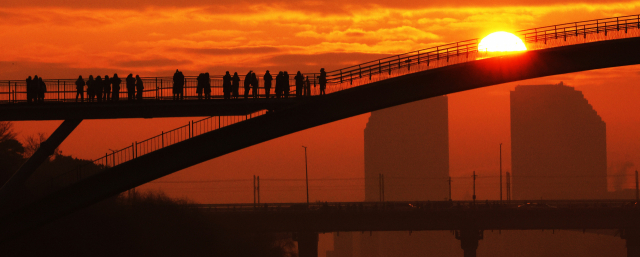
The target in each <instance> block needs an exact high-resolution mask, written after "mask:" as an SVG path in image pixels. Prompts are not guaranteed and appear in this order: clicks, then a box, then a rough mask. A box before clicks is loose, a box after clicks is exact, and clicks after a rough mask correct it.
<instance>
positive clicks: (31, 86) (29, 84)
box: [26, 76, 33, 103]
mask: <svg viewBox="0 0 640 257" xmlns="http://www.w3.org/2000/svg"><path fill="white" fill-rule="evenodd" d="M26 83H27V84H26V87H27V103H31V100H32V98H31V97H32V96H31V91H33V90H32V88H33V79H31V76H29V77H28V78H27V81H26Z"/></svg>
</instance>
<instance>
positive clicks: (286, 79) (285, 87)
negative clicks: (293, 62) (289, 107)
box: [282, 71, 291, 98]
mask: <svg viewBox="0 0 640 257" xmlns="http://www.w3.org/2000/svg"><path fill="white" fill-rule="evenodd" d="M289 80H290V78H289V73H288V72H286V71H285V72H284V78H283V79H282V89H283V90H284V98H289V92H290V91H291V85H289Z"/></svg>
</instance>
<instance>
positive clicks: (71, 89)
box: [0, 73, 319, 104]
mask: <svg viewBox="0 0 640 257" xmlns="http://www.w3.org/2000/svg"><path fill="white" fill-rule="evenodd" d="M263 75H264V74H261V75H260V76H258V84H259V87H258V97H259V98H265V97H266V90H265V88H264V79H263ZM276 75H277V74H272V76H273V77H274V79H275V76H276ZM295 75H296V74H295V73H293V74H289V92H290V97H295V92H296V84H295V79H294V77H295ZM302 75H303V76H305V77H307V76H308V77H309V82H310V84H311V88H310V89H311V95H317V94H319V88H318V87H317V85H318V81H317V77H318V74H317V73H303V74H302ZM83 79H84V80H85V82H86V81H87V80H88V79H87V78H83ZM120 79H121V80H122V83H121V84H120V90H119V93H118V94H117V95H118V98H119V100H120V101H123V100H127V99H128V92H129V90H128V89H127V85H126V82H125V81H124V78H120ZM141 79H142V82H143V85H144V89H143V94H142V97H143V100H173V78H171V77H142V78H141ZM76 80H77V79H43V82H44V83H45V85H46V92H45V93H44V102H76V95H77V90H76V85H75V83H76ZM210 83H211V98H213V99H222V98H223V96H224V93H223V87H222V76H211V77H210ZM197 85H198V81H197V77H196V76H185V80H184V90H183V92H184V93H183V94H184V95H183V96H184V99H187V100H194V99H198V94H197V92H196V91H197V87H198V86H197ZM84 88H85V89H84V93H83V96H82V97H84V101H87V97H88V96H87V92H86V86H85V87H84ZM134 91H135V90H134ZM111 92H113V89H112V91H111ZM112 94H113V93H110V96H109V97H110V98H111V96H112ZM243 94H244V76H241V79H240V89H239V97H240V98H243ZM103 95H104V94H103ZM270 95H271V96H275V80H274V81H273V82H272V87H271V90H270ZM80 99H81V97H78V101H80ZM25 102H27V82H26V79H25V80H4V81H0V104H13V103H25Z"/></svg>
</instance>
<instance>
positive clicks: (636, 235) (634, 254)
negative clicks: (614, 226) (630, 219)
mask: <svg viewBox="0 0 640 257" xmlns="http://www.w3.org/2000/svg"><path fill="white" fill-rule="evenodd" d="M620 237H621V238H622V239H624V240H626V241H627V257H640V230H638V229H624V230H622V233H621V234H620Z"/></svg>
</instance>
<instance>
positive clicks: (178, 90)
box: [173, 69, 184, 100]
mask: <svg viewBox="0 0 640 257" xmlns="http://www.w3.org/2000/svg"><path fill="white" fill-rule="evenodd" d="M182 99H184V75H183V74H182V72H181V71H179V70H177V69H176V73H174V74H173V100H182Z"/></svg>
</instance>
